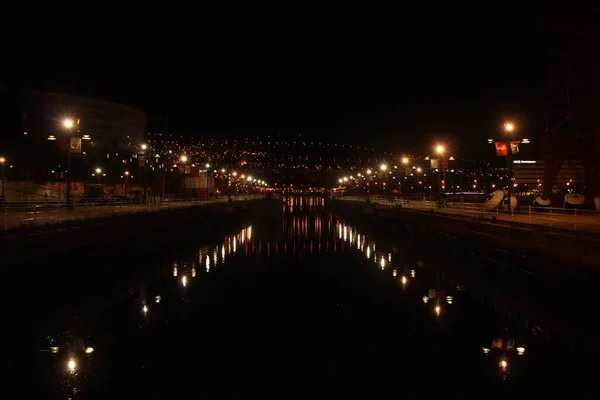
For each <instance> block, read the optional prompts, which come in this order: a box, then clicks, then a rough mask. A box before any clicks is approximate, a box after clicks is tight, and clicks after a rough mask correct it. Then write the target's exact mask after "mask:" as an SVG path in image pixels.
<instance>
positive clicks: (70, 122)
mask: <svg viewBox="0 0 600 400" xmlns="http://www.w3.org/2000/svg"><path fill="white" fill-rule="evenodd" d="M63 126H64V128H65V129H66V130H67V132H69V140H68V146H67V208H73V205H72V204H71V129H72V128H73V127H74V126H75V123H74V122H73V120H72V119H65V120H64V121H63Z"/></svg>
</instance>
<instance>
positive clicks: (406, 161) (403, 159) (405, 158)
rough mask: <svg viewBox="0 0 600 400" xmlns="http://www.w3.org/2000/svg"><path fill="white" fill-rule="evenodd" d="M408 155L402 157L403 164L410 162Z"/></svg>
mask: <svg viewBox="0 0 600 400" xmlns="http://www.w3.org/2000/svg"><path fill="white" fill-rule="evenodd" d="M408 161H409V160H408V157H402V164H404V165H406V164H408Z"/></svg>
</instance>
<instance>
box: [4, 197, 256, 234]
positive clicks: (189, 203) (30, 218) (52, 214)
mask: <svg viewBox="0 0 600 400" xmlns="http://www.w3.org/2000/svg"><path fill="white" fill-rule="evenodd" d="M259 198H263V196H260V195H252V196H232V197H231V199H232V200H233V201H236V202H239V201H246V200H255V199H259ZM227 201H228V199H227V197H219V198H214V199H210V200H199V199H186V200H168V201H164V202H156V203H148V204H127V203H110V204H100V203H98V202H96V201H93V200H90V201H87V202H82V203H78V204H77V205H76V206H75V207H74V208H73V209H67V207H66V205H65V204H64V203H60V204H50V203H48V204H44V203H38V204H32V205H23V206H14V207H4V208H3V209H2V216H1V218H2V220H1V221H2V227H3V229H4V230H5V231H7V230H11V229H15V228H19V227H28V226H39V225H51V224H59V223H61V222H65V221H73V220H79V221H81V220H89V219H93V218H103V217H110V216H112V215H124V214H139V213H150V212H156V211H161V210H167V209H172V208H183V207H194V206H203V205H207V204H214V203H225V202H227Z"/></svg>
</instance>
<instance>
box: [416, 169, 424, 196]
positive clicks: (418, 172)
mask: <svg viewBox="0 0 600 400" xmlns="http://www.w3.org/2000/svg"><path fill="white" fill-rule="evenodd" d="M421 171H423V170H422V169H421V167H417V193H419V190H420V189H421V188H420V186H421Z"/></svg>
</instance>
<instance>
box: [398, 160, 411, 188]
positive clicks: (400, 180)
mask: <svg viewBox="0 0 600 400" xmlns="http://www.w3.org/2000/svg"><path fill="white" fill-rule="evenodd" d="M409 161H410V160H409V159H408V157H402V165H403V168H402V170H403V171H404V174H403V175H404V176H406V165H407V164H408V163H409ZM398 185H399V187H400V193H401V194H402V192H403V191H404V186H405V185H404V182H403V181H402V175H401V176H400V179H398Z"/></svg>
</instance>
